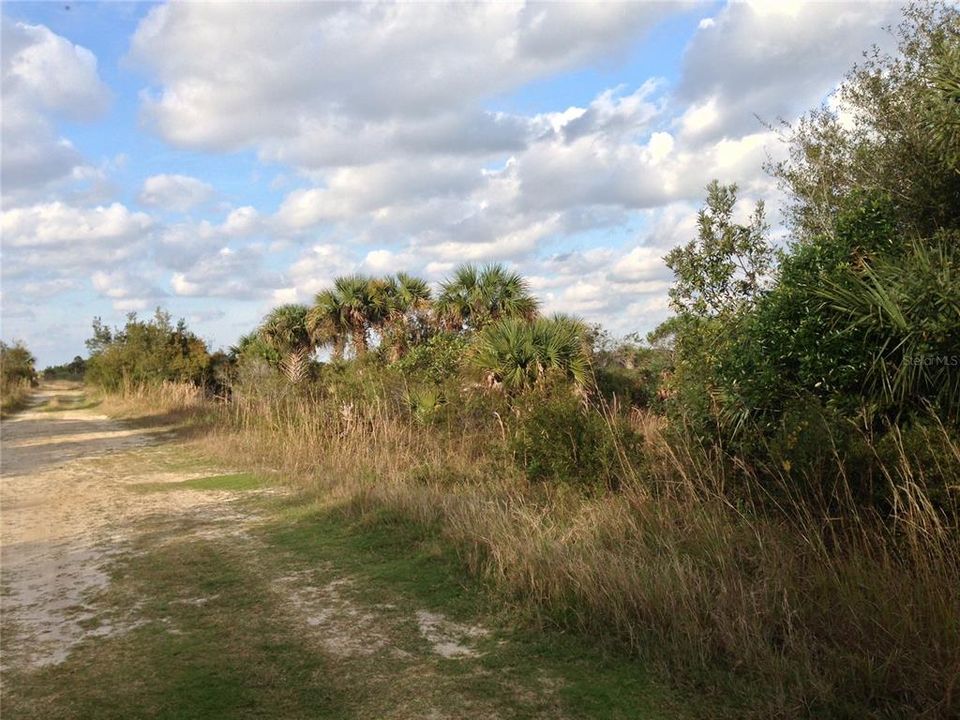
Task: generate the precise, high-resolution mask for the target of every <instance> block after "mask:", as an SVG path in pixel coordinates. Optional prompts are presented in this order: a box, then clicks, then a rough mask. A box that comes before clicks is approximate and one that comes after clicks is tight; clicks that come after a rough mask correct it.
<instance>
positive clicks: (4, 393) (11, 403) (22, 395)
mask: <svg viewBox="0 0 960 720" xmlns="http://www.w3.org/2000/svg"><path fill="white" fill-rule="evenodd" d="M32 387H33V385H32V383H31V382H30V381H29V380H26V379H18V380H13V381H9V382H2V383H0V414H2V415H7V414H10V413H14V412H17V411H18V410H22V409H23V408H25V407H26V406H27V398H29V397H30V391H31V389H32Z"/></svg>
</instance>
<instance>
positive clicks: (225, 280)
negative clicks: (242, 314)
mask: <svg viewBox="0 0 960 720" xmlns="http://www.w3.org/2000/svg"><path fill="white" fill-rule="evenodd" d="M170 286H171V287H172V288H173V292H174V294H176V295H179V296H185V297H216V298H231V299H235V300H251V299H257V298H266V297H270V296H272V295H273V293H274V291H275V290H277V289H280V288H283V287H285V286H286V285H285V283H284V281H283V278H282V276H281V275H280V274H279V273H277V272H275V271H272V270H269V269H268V268H267V267H266V265H265V264H264V257H263V253H262V251H261V250H259V249H257V248H255V247H244V248H239V249H237V250H233V249H231V248H227V247H224V248H221V250H220V251H219V252H217V253H215V254H212V255H207V256H205V257H202V258H200V259H199V260H198V261H197V262H196V263H194V264H192V265H191V266H190V267H189V268H188V269H186V270H184V271H182V272H175V273H174V274H173V276H172V278H171V280H170Z"/></svg>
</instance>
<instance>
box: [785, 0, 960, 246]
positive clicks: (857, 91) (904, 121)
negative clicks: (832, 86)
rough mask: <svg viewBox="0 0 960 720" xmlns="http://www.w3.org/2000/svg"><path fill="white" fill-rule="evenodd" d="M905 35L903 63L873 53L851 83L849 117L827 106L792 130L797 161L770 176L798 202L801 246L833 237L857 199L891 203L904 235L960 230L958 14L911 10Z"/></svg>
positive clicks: (795, 222) (845, 100) (936, 6)
mask: <svg viewBox="0 0 960 720" xmlns="http://www.w3.org/2000/svg"><path fill="white" fill-rule="evenodd" d="M898 36H899V53H898V54H897V55H893V56H891V55H886V54H882V53H881V52H880V51H879V50H877V49H874V50H873V51H872V53H871V54H870V55H869V56H868V57H867V59H866V60H865V62H864V63H862V64H861V65H858V66H856V67H854V68H853V70H852V71H851V72H850V73H849V74H848V75H847V77H846V78H845V80H844V82H843V83H842V84H841V87H840V90H839V91H838V93H837V97H836V100H837V103H836V105H837V106H838V107H839V108H840V109H841V110H842V115H841V114H840V113H838V112H837V111H836V110H832V109H830V108H827V107H823V108H820V109H818V110H814V111H813V112H811V113H809V114H808V115H807V116H806V117H805V118H804V119H803V120H802V121H801V122H800V123H799V124H798V125H797V126H795V127H792V128H788V131H787V137H786V139H787V141H788V143H789V150H790V156H789V159H788V160H786V161H785V162H782V163H779V164H777V165H775V166H773V167H772V168H771V169H772V171H773V172H774V173H775V174H776V175H777V176H778V177H779V179H780V180H781V183H782V185H783V187H784V189H785V190H786V191H787V193H788V195H789V196H790V197H791V205H790V207H789V208H788V217H789V219H790V221H791V225H792V228H793V232H794V235H795V237H796V239H797V240H800V241H804V240H809V239H811V238H814V237H817V236H820V235H824V234H828V233H830V232H831V230H832V226H833V219H834V217H836V215H837V214H838V213H840V212H841V211H842V207H843V202H844V198H846V197H847V196H848V195H849V194H850V193H852V192H854V191H859V192H869V193H875V194H878V195H882V196H886V197H889V198H890V199H891V200H892V201H893V203H894V207H895V209H896V218H897V225H898V228H899V230H900V231H901V232H902V233H903V234H904V235H907V236H910V237H932V235H933V234H934V233H935V232H936V231H937V230H941V229H955V228H957V222H958V220H960V203H958V202H957V198H958V197H960V172H958V171H957V170H958V165H957V157H958V154H957V148H958V123H960V104H958V102H957V86H958V78H960V70H958V64H957V57H958V50H957V43H958V37H960V10H958V9H957V7H956V6H955V5H952V4H949V5H948V4H945V3H942V2H931V3H918V4H915V5H912V6H910V7H909V8H908V9H907V10H906V11H905V21H904V22H903V24H902V25H901V26H900V28H899V29H898Z"/></svg>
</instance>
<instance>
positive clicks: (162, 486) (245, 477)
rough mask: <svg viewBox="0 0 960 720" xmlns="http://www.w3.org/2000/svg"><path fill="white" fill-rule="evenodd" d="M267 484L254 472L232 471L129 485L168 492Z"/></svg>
mask: <svg viewBox="0 0 960 720" xmlns="http://www.w3.org/2000/svg"><path fill="white" fill-rule="evenodd" d="M265 486H266V481H264V479H263V478H261V477H260V476H258V475H254V474H252V473H230V474H227V475H210V476H208V477H202V478H193V479H191V480H181V481H179V482H169V483H167V482H152V483H131V484H130V485H128V486H127V487H128V488H129V489H130V490H133V491H134V492H167V491H171V490H206V491H213V490H220V491H227V492H242V491H244V490H258V489H260V488H263V487H265Z"/></svg>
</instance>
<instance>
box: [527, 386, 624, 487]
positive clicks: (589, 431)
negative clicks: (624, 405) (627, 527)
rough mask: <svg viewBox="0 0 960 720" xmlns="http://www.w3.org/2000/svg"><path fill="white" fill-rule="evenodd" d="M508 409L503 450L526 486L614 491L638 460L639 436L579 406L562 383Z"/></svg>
mask: <svg viewBox="0 0 960 720" xmlns="http://www.w3.org/2000/svg"><path fill="white" fill-rule="evenodd" d="M514 407H515V413H516V420H515V423H514V425H513V427H512V428H511V433H510V437H509V445H510V449H511V451H512V452H513V455H514V458H515V462H516V463H517V464H518V465H519V467H520V468H521V470H522V471H523V473H524V474H525V475H526V477H527V479H529V480H531V481H550V482H556V483H569V484H573V485H579V486H583V487H588V488H596V489H600V488H609V489H616V488H618V487H619V486H620V485H622V484H623V482H624V481H625V480H626V479H627V477H628V475H629V473H630V472H631V471H632V470H631V468H632V467H633V465H634V463H635V462H636V460H637V459H638V458H639V452H638V450H639V437H638V436H637V435H636V434H635V433H633V432H632V431H631V430H630V429H629V428H627V427H626V426H625V424H623V423H622V422H621V421H620V420H619V419H617V418H613V419H608V418H606V417H604V415H603V414H602V413H601V412H599V411H598V410H597V409H595V408H593V407H589V406H585V405H584V403H583V402H582V401H581V399H580V398H579V397H577V395H575V394H574V393H573V392H572V389H571V387H570V386H569V385H568V384H563V383H557V384H555V385H553V386H550V387H546V388H543V389H540V390H536V391H533V392H529V393H527V394H526V395H524V396H523V397H522V398H520V400H519V401H518V402H517V404H516V405H515V406H514Z"/></svg>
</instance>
